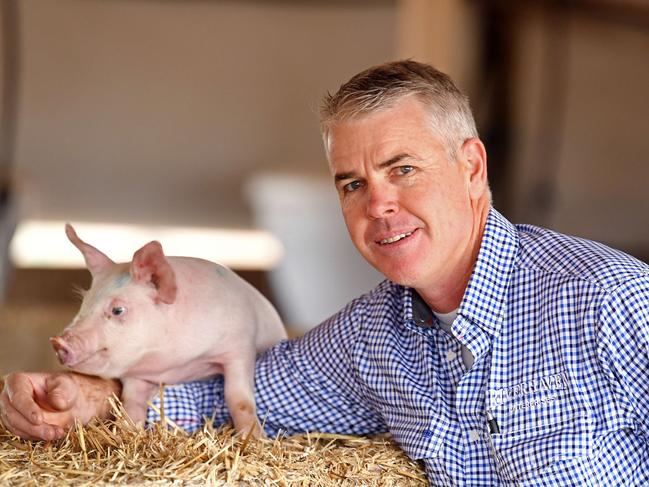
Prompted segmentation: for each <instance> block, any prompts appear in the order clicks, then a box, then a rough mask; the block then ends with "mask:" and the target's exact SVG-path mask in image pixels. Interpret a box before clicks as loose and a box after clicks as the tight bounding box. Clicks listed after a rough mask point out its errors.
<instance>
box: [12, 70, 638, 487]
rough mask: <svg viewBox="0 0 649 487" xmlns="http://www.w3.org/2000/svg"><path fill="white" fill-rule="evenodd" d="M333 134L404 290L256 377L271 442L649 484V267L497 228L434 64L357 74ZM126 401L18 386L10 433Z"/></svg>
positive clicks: (203, 388)
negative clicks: (326, 438)
mask: <svg viewBox="0 0 649 487" xmlns="http://www.w3.org/2000/svg"><path fill="white" fill-rule="evenodd" d="M322 129H323V137H324V142H325V150H326V152H327V155H328V158H329V161H330V166H331V170H332V173H333V175H334V179H335V183H336V187H337V189H338V193H339V195H340V203H341V208H342V211H343V215H344V218H345V222H346V224H347V227H348V230H349V233H350V235H351V238H352V240H353V242H354V244H355V245H356V247H357V248H358V250H359V251H360V253H361V254H362V255H363V256H364V257H365V258H366V259H367V261H368V262H369V263H370V264H372V265H373V266H374V267H376V268H377V269H378V270H380V271H381V272H382V273H383V274H385V276H386V277H387V280H386V281H384V282H383V283H381V284H380V285H379V286H377V287H376V288H375V289H374V290H372V291H371V292H369V293H368V294H366V295H364V296H361V297H360V298H358V299H356V300H354V301H352V302H350V303H349V304H348V305H347V306H346V307H345V308H344V309H342V310H341V311H340V312H339V313H337V314H336V315H334V316H333V317H331V318H330V319H328V320H327V321H326V322H324V323H323V324H321V325H320V326H319V327H317V328H316V329H315V330H313V331H311V332H309V333H308V334H307V335H305V336H304V337H302V338H299V339H297V340H293V341H285V342H282V343H280V344H278V345H277V346H276V347H274V348H272V349H270V350H269V351H267V352H266V353H265V354H264V355H263V356H262V357H260V358H259V359H258V362H257V369H256V387H257V393H256V394H257V397H256V400H257V407H258V409H259V410H260V411H261V412H267V417H266V423H265V425H266V426H265V427H266V430H267V432H268V433H269V434H271V435H274V434H275V433H276V432H277V431H278V430H284V431H287V432H288V433H293V432H301V431H304V430H312V431H313V430H317V431H332V432H338V433H349V434H372V433H378V432H383V431H389V432H390V433H391V434H392V435H393V437H394V438H395V440H396V441H397V442H398V443H399V444H400V445H401V447H402V448H403V449H404V450H405V452H406V453H407V454H408V455H409V456H410V457H411V458H414V459H421V460H423V462H424V464H425V467H426V472H427V475H428V478H429V480H430V481H431V483H433V484H435V485H475V486H491V485H578V484H583V485H606V486H610V485H622V484H625V485H647V484H648V483H649V373H648V370H649V354H648V353H649V352H648V351H649V347H648V344H649V266H647V265H646V264H644V263H641V262H639V261H637V260H635V259H633V258H631V257H629V256H627V255H624V254H622V253H620V252H617V251H614V250H611V249H609V248H607V247H605V246H603V245H600V244H597V243H594V242H589V241H586V240H582V239H578V238H574V237H568V236H565V235H561V234H558V233H554V232H552V231H549V230H545V229H541V228H536V227H532V226H526V225H523V226H514V225H512V224H511V223H509V222H508V221H507V220H506V219H505V218H504V217H503V216H502V215H500V214H499V213H498V212H497V211H496V210H494V209H493V208H492V207H491V198H490V191H489V187H488V183H487V167H486V153H485V149H484V146H483V144H482V142H480V140H479V139H478V136H477V132H476V129H475V124H474V122H473V117H472V115H471V111H470V109H469V106H468V102H467V101H466V99H465V97H464V96H463V95H461V94H460V92H459V91H458V90H457V88H456V87H455V86H454V85H453V83H452V82H451V80H450V79H449V78H448V77H447V76H446V75H444V74H442V73H440V72H438V71H436V70H435V69H433V68H431V67H430V66H427V65H423V64H419V63H416V62H413V61H402V62H396V63H389V64H386V65H382V66H377V67H374V68H371V69H369V70H367V71H365V72H362V73H360V74H358V75H357V76H355V77H354V78H352V79H351V80H350V81H349V82H348V83H346V84H344V85H343V86H342V87H341V88H340V90H339V91H338V92H337V93H336V94H335V95H333V96H329V97H327V98H326V100H325V103H324V106H323V109H322ZM341 278H344V276H341ZM118 387H119V385H118V384H116V383H115V382H110V381H102V380H99V379H92V378H85V377H83V376H77V375H62V376H49V375H47V374H45V375H44V374H13V375H10V376H9V377H8V378H7V386H6V388H5V391H4V392H3V393H2V395H1V396H0V415H1V416H2V419H3V421H4V422H5V423H6V424H7V425H8V427H9V428H10V429H11V430H12V431H14V432H16V433H17V434H20V435H21V436H24V437H33V438H54V437H58V436H61V435H62V434H63V429H62V428H61V426H66V425H67V424H69V421H70V418H72V417H76V416H81V417H82V418H83V419H84V420H87V419H88V418H89V417H90V416H92V415H99V416H104V415H106V414H107V408H106V403H105V397H106V395H107V394H109V393H110V392H111V391H118ZM165 409H166V414H167V415H168V416H170V417H171V418H172V419H174V420H175V421H176V422H178V423H180V424H182V425H184V426H185V427H187V429H189V430H193V429H195V428H197V427H198V426H200V423H201V422H202V420H203V417H204V416H208V417H210V416H212V415H214V416H215V418H216V422H217V423H219V424H220V423H222V422H224V421H227V419H228V413H227V410H226V409H225V406H224V402H223V384H222V379H220V378H217V379H214V380H211V381H207V382H198V383H191V384H185V385H182V386H178V387H173V388H168V389H167V392H166V398H165ZM150 416H151V417H154V416H155V415H154V414H153V413H150ZM46 423H49V424H46Z"/></svg>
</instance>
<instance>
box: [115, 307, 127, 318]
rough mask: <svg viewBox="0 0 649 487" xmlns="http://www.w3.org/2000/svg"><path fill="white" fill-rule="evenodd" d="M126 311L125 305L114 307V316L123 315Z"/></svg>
mask: <svg viewBox="0 0 649 487" xmlns="http://www.w3.org/2000/svg"><path fill="white" fill-rule="evenodd" d="M125 312H126V308H125V307H124V306H115V307H114V308H113V309H112V313H113V315H114V316H119V315H123V314H124V313H125Z"/></svg>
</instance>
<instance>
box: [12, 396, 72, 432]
mask: <svg viewBox="0 0 649 487" xmlns="http://www.w3.org/2000/svg"><path fill="white" fill-rule="evenodd" d="M0 421H2V424H4V426H5V428H7V430H9V432H11V433H12V434H14V435H17V436H20V437H21V438H26V439H30V440H48V441H49V440H54V439H57V438H61V437H63V435H64V434H65V431H64V430H63V428H60V427H58V426H53V425H49V424H45V423H41V424H39V425H34V424H32V423H31V422H29V421H28V420H27V418H25V416H24V415H22V414H21V413H19V412H18V411H17V410H16V409H15V408H14V407H13V406H12V405H11V404H10V403H9V401H8V399H7V397H6V396H5V395H0Z"/></svg>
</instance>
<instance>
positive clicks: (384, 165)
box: [334, 152, 411, 181]
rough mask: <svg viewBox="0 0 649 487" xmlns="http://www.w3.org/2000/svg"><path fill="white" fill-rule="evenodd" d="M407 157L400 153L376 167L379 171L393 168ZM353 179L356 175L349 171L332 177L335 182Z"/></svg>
mask: <svg viewBox="0 0 649 487" xmlns="http://www.w3.org/2000/svg"><path fill="white" fill-rule="evenodd" d="M409 157H411V156H410V154H407V153H405V152H404V153H401V154H397V155H396V156H393V157H390V159H388V160H387V161H384V162H382V163H380V164H379V165H378V167H379V169H385V168H388V167H390V166H394V165H395V164H398V163H399V162H401V161H402V160H403V159H407V158H409ZM355 177H356V173H355V172H353V171H350V172H341V173H338V174H336V175H335V176H334V179H335V180H336V181H342V180H344V179H353V178H355Z"/></svg>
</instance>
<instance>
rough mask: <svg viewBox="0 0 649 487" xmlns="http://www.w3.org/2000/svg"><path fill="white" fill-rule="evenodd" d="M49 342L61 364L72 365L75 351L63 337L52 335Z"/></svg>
mask: <svg viewBox="0 0 649 487" xmlns="http://www.w3.org/2000/svg"><path fill="white" fill-rule="evenodd" d="M50 343H51V344H52V347H54V351H55V352H56V356H57V357H58V359H59V362H60V363H61V365H68V366H71V365H74V363H75V353H74V351H73V350H72V348H71V347H70V345H68V343H67V342H66V341H65V340H64V339H63V338H61V337H58V336H56V337H52V338H50Z"/></svg>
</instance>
